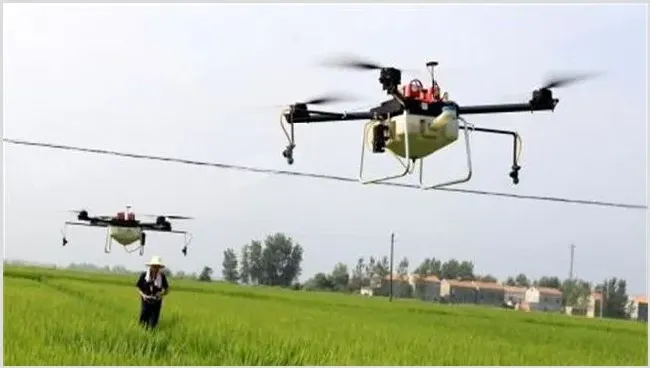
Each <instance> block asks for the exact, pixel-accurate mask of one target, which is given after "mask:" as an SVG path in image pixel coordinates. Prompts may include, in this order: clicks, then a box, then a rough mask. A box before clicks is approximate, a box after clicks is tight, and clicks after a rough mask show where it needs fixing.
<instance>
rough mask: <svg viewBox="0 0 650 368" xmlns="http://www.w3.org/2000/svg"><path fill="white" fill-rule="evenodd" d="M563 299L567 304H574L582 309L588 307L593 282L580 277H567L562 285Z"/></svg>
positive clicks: (573, 305)
mask: <svg viewBox="0 0 650 368" xmlns="http://www.w3.org/2000/svg"><path fill="white" fill-rule="evenodd" d="M560 290H561V291H562V299H563V302H564V305H565V306H572V307H576V308H580V309H584V308H586V307H587V303H588V302H589V296H590V295H591V284H590V283H589V282H588V281H584V280H579V279H566V280H564V281H563V282H562V285H561V286H560Z"/></svg>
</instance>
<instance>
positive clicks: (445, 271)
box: [208, 233, 627, 318]
mask: <svg viewBox="0 0 650 368" xmlns="http://www.w3.org/2000/svg"><path fill="white" fill-rule="evenodd" d="M302 259H303V248H302V247H301V246H300V245H299V244H297V243H294V241H293V239H291V238H290V237H288V236H286V235H285V234H282V233H276V234H273V235H270V236H267V237H266V239H264V241H260V240H252V241H251V242H250V243H249V244H246V245H244V246H243V247H241V249H240V251H239V254H237V252H236V251H235V250H234V249H233V248H228V249H226V250H225V251H224V253H223V262H222V275H223V279H224V280H225V281H227V282H231V283H240V284H246V285H269V286H281V287H291V288H294V289H303V290H307V291H330V292H342V293H353V292H359V290H360V289H361V288H363V287H370V288H374V287H378V286H379V285H380V284H381V280H382V279H385V278H386V277H387V276H388V275H389V273H390V260H389V257H388V256H387V255H372V256H369V257H359V258H358V259H357V261H356V263H355V264H354V265H353V266H352V267H349V266H348V265H346V264H345V263H343V262H337V263H336V264H335V265H334V267H333V269H332V270H331V271H330V272H329V273H326V272H318V273H316V274H315V275H313V276H312V277H311V278H309V279H308V280H307V281H306V282H305V283H304V284H302V285H301V284H299V283H298V276H300V274H301V270H302V269H301V263H302ZM410 265H411V263H410V261H409V259H408V258H406V257H404V258H402V259H400V260H399V261H397V262H396V264H395V265H394V274H395V276H396V277H406V276H407V275H409V274H411V273H412V274H416V275H419V276H421V277H427V276H436V277H437V278H438V279H448V280H449V279H452V280H464V281H480V282H490V283H497V282H498V279H497V278H496V277H494V276H493V275H490V274H484V275H479V274H477V273H476V272H475V265H474V263H473V262H472V261H469V260H458V259H449V260H446V261H443V260H441V259H437V258H435V257H431V258H425V259H424V260H423V261H422V262H421V263H420V264H419V265H418V266H417V267H415V268H413V270H412V272H410V270H409V267H410ZM208 279H209V278H208ZM502 283H503V284H504V285H509V286H519V287H526V288H527V287H530V286H536V287H546V288H554V289H559V290H560V291H561V292H562V295H563V304H564V305H570V306H574V307H578V308H582V309H584V308H586V304H587V303H588V300H589V296H590V295H591V292H592V291H597V292H602V293H603V294H604V297H603V299H604V309H603V315H604V316H606V317H614V318H623V317H624V316H625V315H626V310H625V308H626V303H627V293H626V283H625V280H618V279H616V278H613V279H607V280H604V281H603V283H602V284H598V285H593V284H592V283H591V282H589V281H586V280H582V279H564V280H562V279H560V278H559V277H557V276H542V277H540V278H539V279H536V280H531V279H529V278H528V277H527V276H526V275H525V274H523V273H519V274H517V275H514V276H510V277H507V279H506V280H504V281H503V282H502ZM597 308H598V309H599V308H600V303H598V305H597ZM597 313H600V310H598V311H597Z"/></svg>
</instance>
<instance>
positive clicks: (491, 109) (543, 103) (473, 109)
mask: <svg viewBox="0 0 650 368" xmlns="http://www.w3.org/2000/svg"><path fill="white" fill-rule="evenodd" d="M559 101H560V100H558V99H557V98H553V93H552V92H551V91H550V90H549V89H544V88H542V89H538V90H536V91H533V94H532V98H531V100H530V101H528V102H525V103H514V104H494V105H475V106H460V107H459V108H458V114H459V115H462V114H502V113H509V112H533V111H553V110H554V109H555V106H556V105H557V104H558V102H559Z"/></svg>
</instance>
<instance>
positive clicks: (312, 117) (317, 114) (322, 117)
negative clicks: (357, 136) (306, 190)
mask: <svg viewBox="0 0 650 368" xmlns="http://www.w3.org/2000/svg"><path fill="white" fill-rule="evenodd" d="M372 117H373V114H372V113H370V112H351V113H340V112H329V111H316V110H311V111H310V110H308V109H307V106H306V105H304V104H297V105H294V106H292V107H291V109H290V110H289V111H287V112H284V113H283V114H282V116H281V117H280V126H281V127H282V130H283V131H284V135H285V136H286V137H287V141H288V142H289V144H288V145H287V147H286V148H285V149H284V151H282V156H284V158H286V159H287V163H288V164H289V165H291V164H293V150H294V148H296V139H295V132H294V124H303V123H306V124H309V123H324V122H330V121H352V120H366V119H371V118H372ZM283 118H284V119H283ZM284 121H286V122H287V123H288V124H289V131H287V128H286V126H285V123H284Z"/></svg>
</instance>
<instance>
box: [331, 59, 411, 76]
mask: <svg viewBox="0 0 650 368" xmlns="http://www.w3.org/2000/svg"><path fill="white" fill-rule="evenodd" d="M321 65H324V66H328V67H336V68H348V69H353V70H379V69H383V68H387V66H385V65H381V64H378V63H375V62H373V61H369V60H363V59H362V58H359V57H356V56H339V57H335V58H331V59H329V60H328V61H324V62H322V63H321ZM393 69H398V70H400V71H402V72H407V73H414V72H416V71H415V70H413V69H402V68H393Z"/></svg>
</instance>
